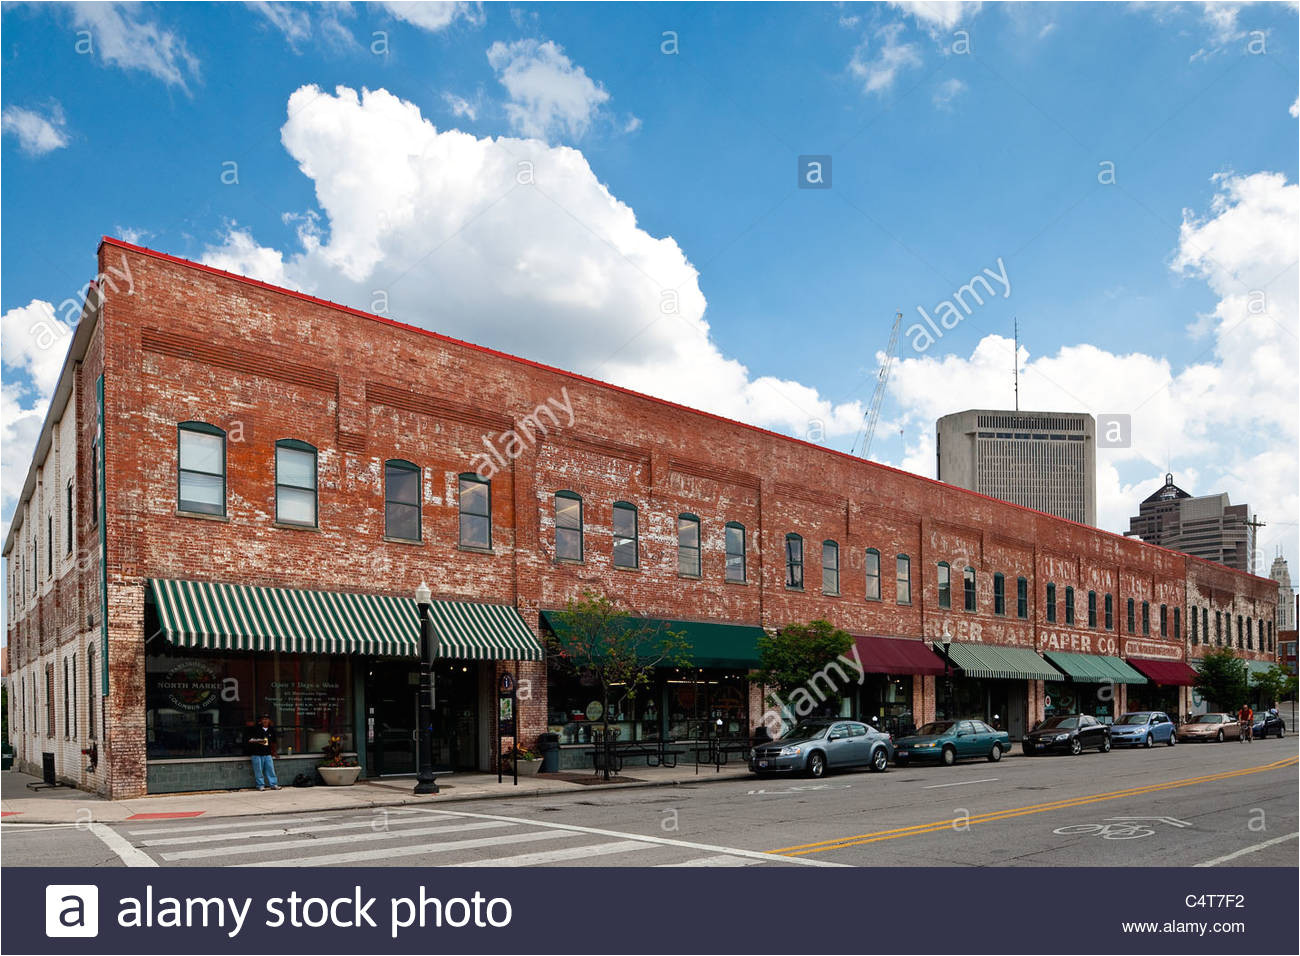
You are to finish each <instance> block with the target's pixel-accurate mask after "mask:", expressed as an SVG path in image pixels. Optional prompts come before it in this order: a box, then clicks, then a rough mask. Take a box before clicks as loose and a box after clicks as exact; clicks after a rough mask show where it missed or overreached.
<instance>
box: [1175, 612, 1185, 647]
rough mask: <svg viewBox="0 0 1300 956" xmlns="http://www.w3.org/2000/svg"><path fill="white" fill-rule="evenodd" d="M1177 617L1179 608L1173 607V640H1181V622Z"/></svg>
mask: <svg viewBox="0 0 1300 956" xmlns="http://www.w3.org/2000/svg"><path fill="white" fill-rule="evenodd" d="M1179 617H1180V614H1179V609H1178V608H1174V640H1175V641H1181V640H1182V639H1183V622H1182V621H1181V620H1179Z"/></svg>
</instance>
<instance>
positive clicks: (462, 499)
mask: <svg viewBox="0 0 1300 956" xmlns="http://www.w3.org/2000/svg"><path fill="white" fill-rule="evenodd" d="M456 478H457V483H458V488H457V494H456V497H457V502H458V503H459V506H460V508H459V511H460V526H459V535H460V538H459V540H460V546H461V547H462V548H475V549H477V550H480V551H491V550H492V483H491V482H490V481H486V480H484V479H483V478H480V477H479V476H478V475H476V474H475V473H474V472H472V471H466V472H463V473H461V474H460V475H457V476H456Z"/></svg>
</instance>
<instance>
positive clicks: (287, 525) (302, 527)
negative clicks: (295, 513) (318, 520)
mask: <svg viewBox="0 0 1300 956" xmlns="http://www.w3.org/2000/svg"><path fill="white" fill-rule="evenodd" d="M271 527H272V528H283V529H285V530H286V531H319V530H320V525H318V524H297V523H295V522H293V521H272V522H271Z"/></svg>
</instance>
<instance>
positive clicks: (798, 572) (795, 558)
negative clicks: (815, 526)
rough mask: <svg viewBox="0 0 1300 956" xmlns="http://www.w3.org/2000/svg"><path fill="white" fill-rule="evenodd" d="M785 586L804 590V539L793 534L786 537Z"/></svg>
mask: <svg viewBox="0 0 1300 956" xmlns="http://www.w3.org/2000/svg"><path fill="white" fill-rule="evenodd" d="M785 586H786V587H788V588H793V589H795V590H803V538H801V537H800V536H799V535H797V534H794V533H793V532H791V533H790V534H787V535H786V536H785Z"/></svg>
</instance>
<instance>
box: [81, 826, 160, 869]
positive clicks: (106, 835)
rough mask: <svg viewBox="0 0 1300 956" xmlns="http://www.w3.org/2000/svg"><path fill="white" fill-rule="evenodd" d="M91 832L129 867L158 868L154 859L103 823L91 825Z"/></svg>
mask: <svg viewBox="0 0 1300 956" xmlns="http://www.w3.org/2000/svg"><path fill="white" fill-rule="evenodd" d="M90 832H91V833H93V834H95V836H97V837H99V838H100V839H101V840H103V841H104V845H105V846H107V847H108V848H109V849H110V850H112V851H113V852H114V853H116V854H117V856H118V859H120V860H121V861H122V862H123V863H125V864H126V865H127V866H157V865H158V864H157V863H155V862H154V859H153V857H151V856H150V855H149V854H148V853H145V852H144V851H143V850H137V849H136V848H135V847H134V846H132V845H131V841H130V840H128V839H127V838H126V837H124V836H122V835H121V834H120V833H118V832H117V831H115V830H113V829H112V828H110V827H107V826H105V825H104V824H102V823H92V824H90Z"/></svg>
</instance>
